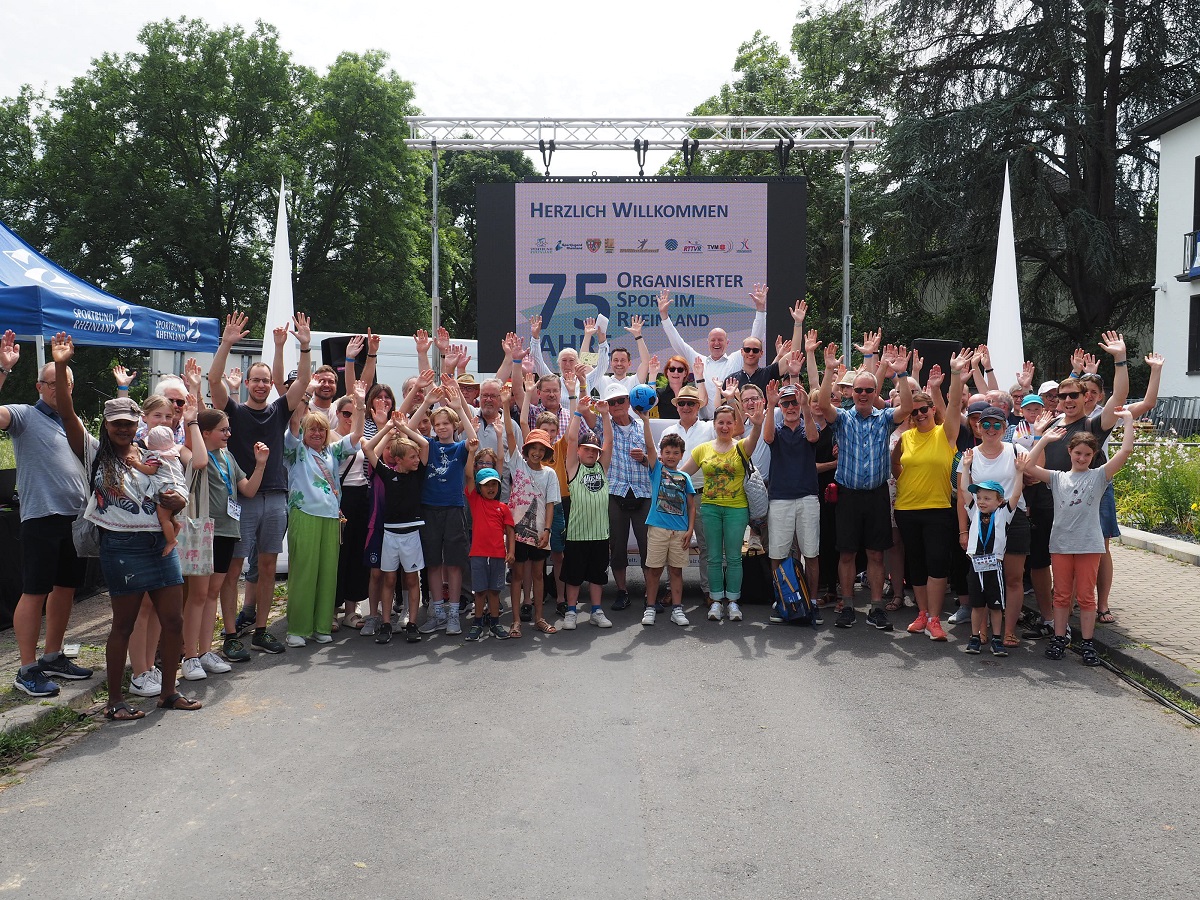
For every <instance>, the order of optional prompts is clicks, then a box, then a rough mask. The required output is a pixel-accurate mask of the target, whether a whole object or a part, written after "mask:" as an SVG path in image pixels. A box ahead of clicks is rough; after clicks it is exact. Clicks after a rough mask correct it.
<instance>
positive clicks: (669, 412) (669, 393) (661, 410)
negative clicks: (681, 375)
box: [658, 385, 679, 419]
mask: <svg viewBox="0 0 1200 900" xmlns="http://www.w3.org/2000/svg"><path fill="white" fill-rule="evenodd" d="M674 399H675V392H674V391H673V390H671V386H670V385H667V386H666V387H661V388H659V389H658V417H659V418H660V419H678V418H679V410H678V409H677V408H676V406H675V404H674V403H672V402H671V401H672V400H674Z"/></svg>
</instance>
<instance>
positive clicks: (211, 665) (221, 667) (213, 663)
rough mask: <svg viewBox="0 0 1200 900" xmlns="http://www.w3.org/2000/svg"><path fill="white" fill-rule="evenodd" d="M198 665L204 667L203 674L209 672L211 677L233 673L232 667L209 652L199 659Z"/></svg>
mask: <svg viewBox="0 0 1200 900" xmlns="http://www.w3.org/2000/svg"><path fill="white" fill-rule="evenodd" d="M243 652H245V651H243ZM200 665H202V666H204V671H205V672H211V673H212V674H213V675H223V674H225V673H226V672H232V671H233V666H231V665H230V664H229V663H227V662H225V660H223V659H221V657H219V656H217V654H215V653H213V652H212V651H211V650H209V651H208V652H207V653H205V654H204V655H203V656H201V657H200Z"/></svg>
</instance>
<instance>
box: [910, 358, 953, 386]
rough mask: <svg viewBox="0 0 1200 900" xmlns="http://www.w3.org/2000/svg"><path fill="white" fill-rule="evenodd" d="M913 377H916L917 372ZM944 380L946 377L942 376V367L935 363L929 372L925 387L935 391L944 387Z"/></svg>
mask: <svg viewBox="0 0 1200 900" xmlns="http://www.w3.org/2000/svg"><path fill="white" fill-rule="evenodd" d="M919 358H920V357H918V359H919ZM913 377H914V378H915V377H916V373H915V372H914V373H913ZM944 379H945V376H944V375H942V367H941V366H939V365H937V364H936V363H934V366H933V368H932V369H930V370H929V376H928V377H927V378H926V379H925V387H926V388H928V389H929V390H930V391H935V390H937V389H938V388H940V387H941V386H942V381H943V380H944Z"/></svg>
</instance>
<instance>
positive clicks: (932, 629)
mask: <svg viewBox="0 0 1200 900" xmlns="http://www.w3.org/2000/svg"><path fill="white" fill-rule="evenodd" d="M929 639H930V640H932V641H944V640H946V632H945V631H944V630H943V629H942V620H941V619H939V618H933V619H930V620H929Z"/></svg>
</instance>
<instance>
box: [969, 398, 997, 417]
mask: <svg viewBox="0 0 1200 900" xmlns="http://www.w3.org/2000/svg"><path fill="white" fill-rule="evenodd" d="M988 409H995V407H994V406H992V405H991V404H990V403H988V402H987V401H986V400H976V401H975V402H974V403H972V404H971V405H970V406H968V407H967V415H968V416H973V415H975V414H976V413H982V412H984V411H985V410H988Z"/></svg>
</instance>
